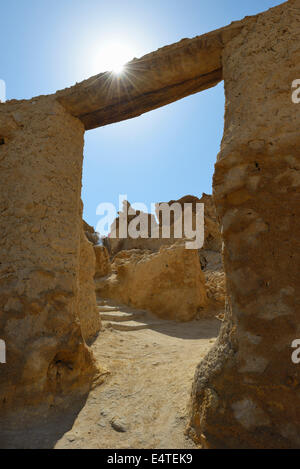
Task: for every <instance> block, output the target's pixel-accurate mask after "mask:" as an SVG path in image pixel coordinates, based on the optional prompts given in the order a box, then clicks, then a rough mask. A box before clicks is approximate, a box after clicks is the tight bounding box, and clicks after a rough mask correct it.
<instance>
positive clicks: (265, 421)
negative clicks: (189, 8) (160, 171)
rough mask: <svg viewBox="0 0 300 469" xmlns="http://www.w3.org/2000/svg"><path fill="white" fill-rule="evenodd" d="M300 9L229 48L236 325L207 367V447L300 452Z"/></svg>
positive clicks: (224, 150) (268, 20) (220, 191)
mask: <svg viewBox="0 0 300 469" xmlns="http://www.w3.org/2000/svg"><path fill="white" fill-rule="evenodd" d="M299 64H300V2H299V1H290V2H288V3H286V4H284V5H282V6H281V7H279V8H275V9H272V10H270V11H268V12H266V13H264V14H262V15H260V16H258V17H256V18H253V19H251V20H249V21H248V22H247V24H246V26H245V27H244V29H243V30H242V32H241V33H240V34H239V35H238V36H237V37H236V38H234V39H233V40H232V41H231V42H230V43H229V44H227V45H226V47H225V50H224V54H223V75H224V80H225V92H226V116H225V133H224V138H223V142H222V147H221V153H220V155H219V158H218V162H217V164H216V169H215V175H214V198H215V203H216V206H217V210H218V215H219V217H220V221H221V228H222V236H223V242H224V263H225V270H226V277H227V290H228V295H229V298H228V322H227V324H226V325H225V327H224V328H223V332H222V335H221V338H220V339H219V342H218V343H217V345H216V346H215V347H214V348H213V350H212V351H211V352H210V353H209V355H208V356H207V357H206V359H205V360H204V361H203V362H202V363H201V364H200V365H199V367H198V369H197V371H196V376H195V382H194V387H193V393H192V401H191V413H192V430H193V431H192V433H193V434H194V436H195V437H196V438H197V439H198V440H200V441H201V442H202V444H203V445H204V446H206V447H235V448H237V447H261V448H269V447H276V448H281V447H282V448H285V447H300V366H299V365H295V364H293V363H292V360H291V353H292V349H291V343H292V341H293V340H294V339H296V338H299V337H300V278H299V265H300V249H299V233H300V105H296V104H293V103H292V101H291V84H292V81H293V80H295V79H296V78H300V65H299Z"/></svg>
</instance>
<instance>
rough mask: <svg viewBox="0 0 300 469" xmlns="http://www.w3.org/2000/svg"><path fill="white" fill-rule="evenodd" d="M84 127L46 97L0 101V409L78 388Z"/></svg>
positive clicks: (83, 374)
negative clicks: (2, 355)
mask: <svg viewBox="0 0 300 469" xmlns="http://www.w3.org/2000/svg"><path fill="white" fill-rule="evenodd" d="M83 134H84V128H83V125H82V124H81V122H80V121H79V120H77V119H75V118H73V117H71V116H70V115H69V114H68V113H66V112H65V111H64V109H63V107H62V106H61V105H59V104H58V103H57V102H56V101H55V100H54V99H53V97H40V98H35V99H32V100H30V101H11V102H9V103H6V104H2V105H1V106H0V136H1V138H2V139H4V144H2V145H0V166H1V185H0V207H1V217H0V231H1V240H0V260H1V262H0V311H1V314H0V337H1V339H3V340H5V343H6V351H7V363H6V364H3V365H1V369H0V412H1V413H2V412H3V411H5V409H9V408H10V406H11V405H12V404H13V406H14V408H15V407H16V406H17V405H18V402H20V403H22V405H24V404H26V403H28V404H34V403H36V402H38V401H39V400H40V399H41V398H42V399H43V401H44V402H45V403H48V404H50V403H51V402H52V401H53V399H54V396H55V395H59V394H64V393H68V392H70V391H72V390H73V389H75V388H76V389H80V388H82V389H86V388H87V386H88V383H89V381H90V379H91V377H92V376H93V374H94V373H95V372H96V369H95V366H94V363H93V359H92V356H91V354H90V352H89V349H88V348H87V347H86V345H85V343H84V340H83V338H82V334H81V330H80V323H79V317H78V272H79V252H80V232H81V229H82V225H81V220H80V219H79V216H78V214H79V211H80V192H81V173H82V158H83V156H82V155H83Z"/></svg>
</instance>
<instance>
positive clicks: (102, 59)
mask: <svg viewBox="0 0 300 469" xmlns="http://www.w3.org/2000/svg"><path fill="white" fill-rule="evenodd" d="M98 57H99V61H98V66H99V71H100V72H104V71H111V72H113V73H115V74H116V75H119V74H121V73H122V72H123V71H124V68H125V64H126V63H127V62H129V61H130V60H131V59H132V58H133V57H134V52H133V49H132V48H130V47H129V46H126V45H125V44H122V43H117V42H115V43H108V44H104V45H103V46H102V47H101V50H100V54H99V56H98Z"/></svg>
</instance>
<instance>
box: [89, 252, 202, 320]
mask: <svg viewBox="0 0 300 469" xmlns="http://www.w3.org/2000/svg"><path fill="white" fill-rule="evenodd" d="M96 288H97V292H98V294H99V295H100V296H101V297H103V298H112V299H114V300H116V301H118V302H120V303H124V304H127V305H130V306H133V307H135V308H139V309H145V310H149V311H152V312H153V313H154V314H155V315H157V316H159V317H161V318H164V319H173V320H178V321H190V320H192V319H195V318H196V317H197V315H204V314H209V313H208V312H207V311H206V306H207V297H206V292H205V278H204V274H203V273H202V271H201V267H200V261H199V256H198V252H197V250H192V249H186V248H185V246H184V245H183V246H182V245H178V246H177V245H174V246H170V247H168V246H163V247H161V249H160V251H159V252H156V253H151V251H141V250H134V249H133V250H130V251H121V252H120V253H119V254H117V255H116V257H115V259H114V263H113V264H112V274H111V275H110V276H109V277H107V278H104V279H99V280H98V281H96Z"/></svg>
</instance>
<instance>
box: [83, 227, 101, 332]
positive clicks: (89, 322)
mask: <svg viewBox="0 0 300 469" xmlns="http://www.w3.org/2000/svg"><path fill="white" fill-rule="evenodd" d="M95 264H96V258H95V253H94V247H93V245H92V243H90V242H89V241H88V239H87V238H86V235H85V233H84V231H83V228H82V230H81V237H80V268H79V303H78V313H79V319H80V327H81V332H82V335H83V338H84V339H85V340H89V339H91V338H92V337H93V336H95V335H96V334H97V332H99V331H100V329H101V319H100V314H99V312H98V309H97V301H96V291H95V283H94V275H95Z"/></svg>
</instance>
